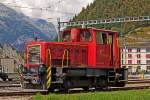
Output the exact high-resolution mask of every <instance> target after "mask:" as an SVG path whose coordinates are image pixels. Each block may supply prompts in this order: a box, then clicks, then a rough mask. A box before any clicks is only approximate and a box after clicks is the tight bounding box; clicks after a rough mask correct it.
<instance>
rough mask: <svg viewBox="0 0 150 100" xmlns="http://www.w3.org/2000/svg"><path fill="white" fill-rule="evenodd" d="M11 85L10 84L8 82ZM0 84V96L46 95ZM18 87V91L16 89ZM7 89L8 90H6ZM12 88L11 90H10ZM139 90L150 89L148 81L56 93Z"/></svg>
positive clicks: (12, 85) (18, 85)
mask: <svg viewBox="0 0 150 100" xmlns="http://www.w3.org/2000/svg"><path fill="white" fill-rule="evenodd" d="M10 83H12V82H10ZM10 83H9V82H8V84H2V83H0V88H1V89H2V90H3V88H6V91H5V90H3V91H1V90H0V91H1V92H0V96H28V95H36V94H37V93H40V94H43V95H47V94H48V91H47V90H34V89H22V88H21V85H20V84H18V83H17V84H16V83H15V82H14V83H13V84H10ZM17 87H18V89H17ZM7 88H9V89H7ZM11 88H12V89H11ZM139 89H150V80H129V82H128V83H127V85H126V87H108V88H106V89H103V90H95V89H90V90H89V91H83V90H82V89H70V90H69V91H67V92H58V91H56V93H58V94H59V93H69V94H72V93H86V92H92V91H120V90H123V91H125V90H139Z"/></svg>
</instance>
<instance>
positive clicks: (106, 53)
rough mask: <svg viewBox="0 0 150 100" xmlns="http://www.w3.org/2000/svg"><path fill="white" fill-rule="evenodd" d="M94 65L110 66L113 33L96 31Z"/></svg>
mask: <svg viewBox="0 0 150 100" xmlns="http://www.w3.org/2000/svg"><path fill="white" fill-rule="evenodd" d="M95 37H96V38H95V39H96V65H97V66H98V67H101V68H106V67H109V68H110V66H111V63H112V58H113V57H112V44H113V35H112V34H109V33H107V32H101V31H96V33H95Z"/></svg>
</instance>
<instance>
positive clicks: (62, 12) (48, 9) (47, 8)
mask: <svg viewBox="0 0 150 100" xmlns="http://www.w3.org/2000/svg"><path fill="white" fill-rule="evenodd" d="M3 4H5V5H7V4H8V5H9V6H10V7H16V8H24V9H31V10H40V11H48V12H57V13H61V14H67V15H75V13H72V12H67V11H61V10H53V9H50V8H49V7H45V8H37V7H27V6H18V5H14V4H13V3H3ZM12 4H13V5H12Z"/></svg>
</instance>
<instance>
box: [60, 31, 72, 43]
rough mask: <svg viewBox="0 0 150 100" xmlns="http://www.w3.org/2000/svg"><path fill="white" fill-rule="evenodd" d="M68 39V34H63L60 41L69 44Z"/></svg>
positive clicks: (69, 36)
mask: <svg viewBox="0 0 150 100" xmlns="http://www.w3.org/2000/svg"><path fill="white" fill-rule="evenodd" d="M70 38H71V35H70V33H65V34H63V39H62V41H63V42H69V41H70Z"/></svg>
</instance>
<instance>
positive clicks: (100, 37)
mask: <svg viewBox="0 0 150 100" xmlns="http://www.w3.org/2000/svg"><path fill="white" fill-rule="evenodd" d="M96 43H97V44H107V34H106V33H103V32H99V31H97V32H96Z"/></svg>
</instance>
